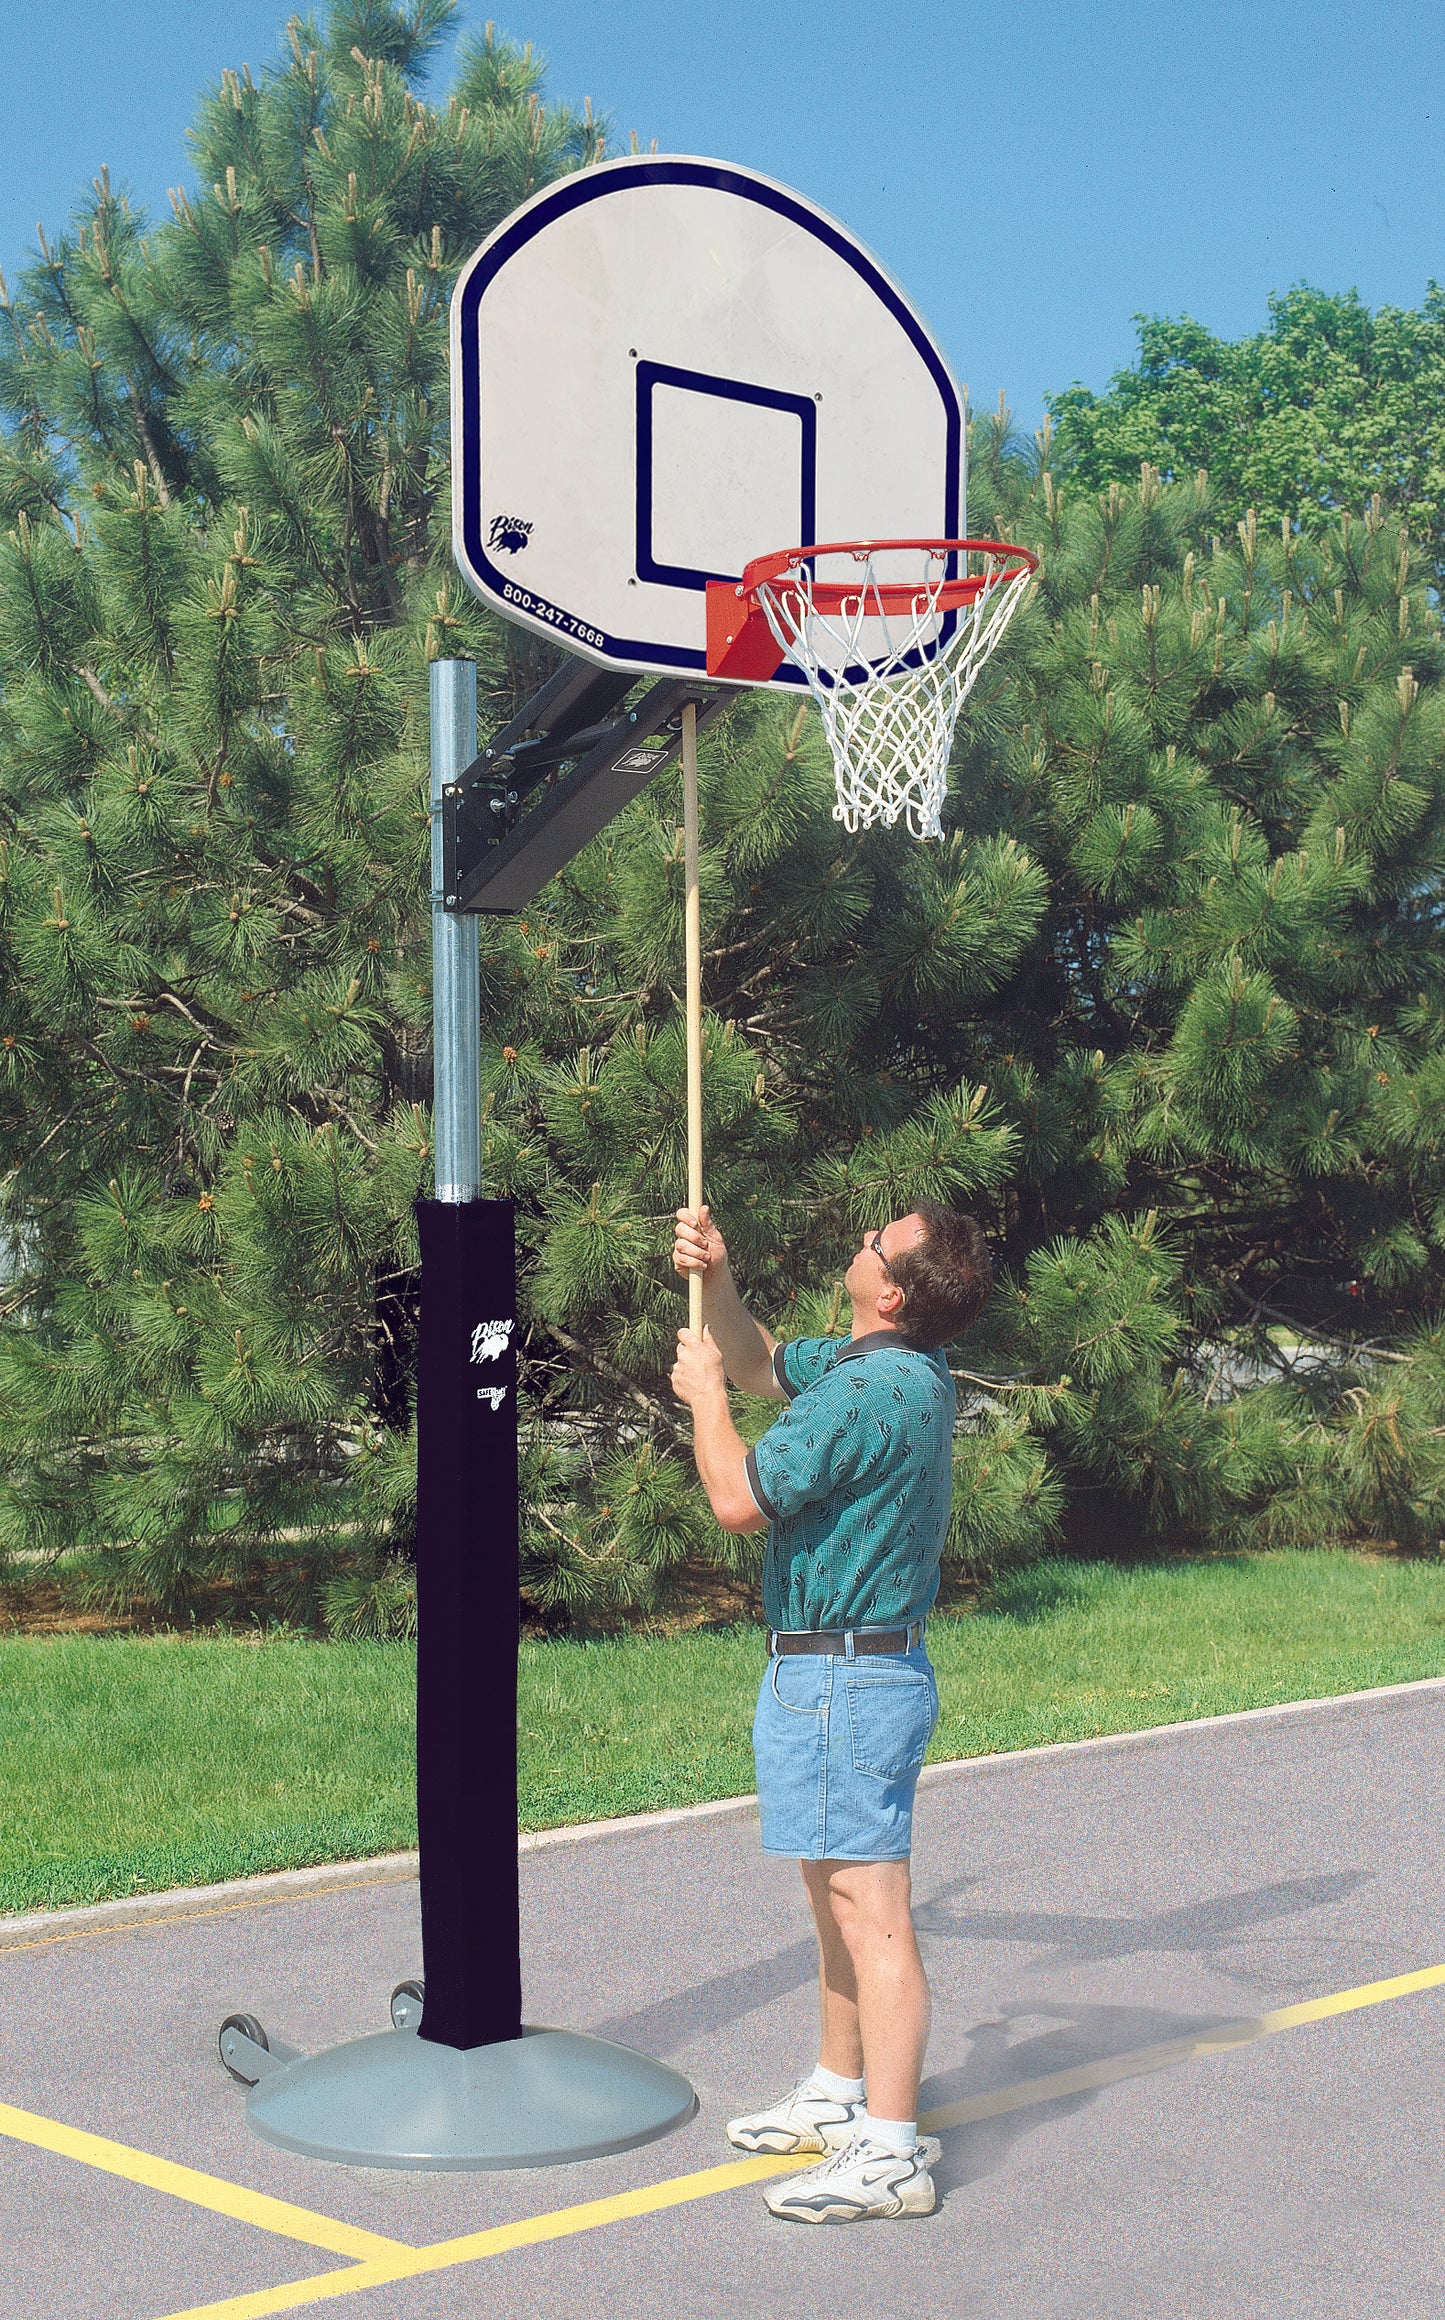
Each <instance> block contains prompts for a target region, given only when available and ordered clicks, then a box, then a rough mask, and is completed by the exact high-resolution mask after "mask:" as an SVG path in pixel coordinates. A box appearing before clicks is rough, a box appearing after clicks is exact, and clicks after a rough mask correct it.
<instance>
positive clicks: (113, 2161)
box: [0, 1965, 1445, 2320]
mask: <svg viewBox="0 0 1445 2320" xmlns="http://www.w3.org/2000/svg"><path fill="white" fill-rule="evenodd" d="M1442 1984H1445V1965H1435V1966H1424V1967H1422V1968H1421V1969H1419V1970H1418V1971H1417V1972H1415V1973H1408V1974H1396V1975H1393V1976H1392V1977H1391V1978H1390V1979H1389V1980H1387V1981H1379V1982H1363V1983H1361V1984H1359V1985H1358V1986H1357V1987H1356V1988H1354V1989H1352V1990H1336V1991H1334V1992H1332V1993H1331V1994H1330V1995H1329V1996H1327V1997H1323V1998H1308V1999H1306V2000H1304V2001H1303V2003H1301V2004H1300V2005H1297V2006H1279V2007H1276V2008H1275V2009H1274V2010H1273V2011H1272V2012H1270V2013H1267V2014H1256V2015H1251V2016H1249V2017H1248V2018H1246V2019H1244V2020H1241V2021H1238V2022H1220V2023H1214V2024H1212V2025H1211V2026H1210V2027H1209V2028H1208V2029H1205V2030H1201V2031H1198V2032H1195V2033H1193V2034H1192V2035H1190V2036H1188V2037H1184V2038H1174V2039H1170V2040H1169V2041H1168V2042H1167V2043H1165V2044H1163V2045H1158V2046H1141V2047H1136V2048H1134V2049H1133V2050H1132V2051H1131V2052H1129V2053H1127V2054H1113V2055H1109V2056H1106V2057H1105V2058H1103V2059H1102V2060H1100V2061H1098V2062H1086V2063H1081V2064H1080V2065H1079V2066H1078V2067H1077V2068H1076V2069H1073V2070H1056V2071H1051V2072H1049V2073H1048V2074H1047V2075H1046V2076H1045V2077H1042V2078H1027V2079H1021V2080H1019V2082H1018V2083H1017V2084H1016V2085H1013V2086H996V2087H989V2088H987V2089H985V2090H984V2091H983V2092H981V2093H979V2094H974V2095H967V2096H965V2097H964V2098H963V2099H962V2100H961V2101H959V2102H954V2103H948V2104H945V2105H944V2106H943V2107H942V2108H941V2109H939V2110H935V2111H931V2112H929V2113H927V2114H926V2116H925V2117H923V2118H922V2119H920V2121H919V2125H920V2126H922V2127H924V2128H927V2129H929V2130H931V2131H932V2132H934V2133H938V2132H939V2131H941V2130H946V2129H947V2128H949V2127H960V2126H965V2125H968V2124H969V2123H970V2122H971V2121H973V2120H975V2119H989V2118H998V2117H1000V2116H1001V2115H1002V2114H1004V2113H1006V2112H1009V2111H1020V2110H1028V2109H1032V2108H1033V2107H1034V2106H1035V2105H1037V2104H1040V2103H1048V2102H1055V2101H1057V2100H1058V2099H1059V2098H1060V2097H1061V2096H1064V2095H1070V2094H1080V2093H1084V2092H1088V2091H1091V2090H1092V2089H1094V2088H1097V2087H1104V2086H1112V2085H1117V2084H1118V2083H1119V2082H1121V2081H1122V2080H1125V2079H1130V2078H1141V2077H1144V2076H1146V2075H1147V2074H1148V2073H1149V2072H1151V2071H1157V2070H1169V2069H1174V2068H1176V2067H1177V2066H1178V2065H1179V2064H1180V2063H1183V2062H1190V2061H1194V2060H1197V2059H1201V2058H1204V2057H1207V2056H1209V2055H1214V2054H1228V2053H1231V2052H1233V2051H1234V2049H1235V2048H1237V2047H1240V2046H1248V2045H1252V2044H1253V2043H1254V2041H1255V2040H1257V2039H1260V2038H1270V2037H1274V2036H1276V2035H1277V2034H1278V2033H1279V2032H1280V2031H1282V2030H1298V2029H1302V2028H1304V2027H1305V2025H1306V2024H1308V2023H1312V2022H1324V2021H1328V2020H1329V2019H1330V2018H1331V2017H1332V2016H1334V2015H1337V2014H1352V2013H1355V2012H1357V2011H1359V2010H1360V2009H1361V2008H1363V2007H1367V2006H1382V2005H1386V2004H1388V2003H1389V2002H1390V2001H1391V2000H1392V1999H1395V1998H1408V1997H1412V1996H1414V1995H1415V1993H1416V1992H1418V1991H1421V1990H1433V1989H1438V1988H1440V1986H1441V1985H1442ZM0 2134H4V2135H9V2136H11V2137H13V2138H14V2139H15V2140H16V2141H18V2142H23V2143H31V2144H34V2145H36V2146H38V2147H39V2148H40V2149H42V2150H47V2151H55V2152H58V2153H60V2154H61V2156H63V2157H65V2158H70V2159H78V2160H80V2161H81V2162H82V2164H84V2165H86V2166H91V2167H101V2168H104V2169H105V2170H106V2171H107V2172H108V2173H110V2174H113V2175H123V2176H125V2177H127V2178H128V2179H129V2180H130V2181H131V2182H133V2183H143V2184H146V2185H148V2186H149V2187H150V2188H151V2189H153V2190H157V2191H168V2192H170V2193H172V2194H173V2196H174V2197H176V2198H178V2199H185V2200H189V2201H190V2202H191V2203H192V2204H193V2205H196V2206H199V2207H207V2208H210V2209H211V2210H212V2211H213V2212H214V2213H216V2214H219V2215H229V2216H234V2217H235V2218H236V2219H237V2220H238V2221H240V2222H243V2223H254V2224H257V2225H259V2226H260V2227H261V2229H262V2230H265V2231H274V2232H277V2233H280V2234H282V2235H284V2236H285V2237H287V2238H290V2239H297V2240H304V2241H306V2242H307V2243H308V2244H310V2245H311V2246H313V2247H324V2248H326V2249H327V2250H328V2251H329V2252H330V2253H332V2254H334V2255H345V2256H351V2257H352V2258H353V2259H355V2260H353V2261H352V2262H351V2263H349V2264H347V2265H346V2266H345V2267H344V2268H343V2269H342V2270H340V2271H335V2272H320V2273H314V2274H313V2275H312V2276H311V2277H310V2278H309V2279H305V2280H290V2281H287V2282H285V2283H284V2284H283V2285H282V2286H280V2287H276V2288H259V2289H255V2290H253V2291H251V2292H250V2293H248V2294H245V2295H241V2296H227V2297H223V2298H222V2300H221V2301H220V2302H219V2303H212V2304H195V2305H191V2306H189V2307H188V2308H187V2310H186V2311H184V2312H173V2313H170V2314H168V2315H167V2320H265V2316H266V2315H267V2314H269V2313H272V2312H290V2311H296V2310H299V2309H300V2308H301V2307H303V2306H305V2305H307V2304H321V2303H326V2302H329V2301H330V2300H331V2299H333V2298H334V2297H337V2296H353V2295H357V2294H359V2293H360V2292H361V2291H362V2290H363V2289H365V2288H375V2287H381V2286H384V2285H386V2284H387V2283H388V2282H392V2281H397V2280H406V2279H415V2278H418V2277H419V2276H420V2275H421V2274H423V2273H426V2272H440V2271H449V2270H450V2269H451V2268H452V2267H453V2266H454V2265H457V2264H469V2263H476V2262H478V2261H479V2260H480V2259H481V2258H482V2257H484V2256H494V2255H502V2254H505V2253H506V2251H507V2250H508V2249H511V2248H521V2247H535V2246H537V2245H538V2244H539V2243H541V2242H542V2241H545V2240H550V2239H567V2238H570V2237H572V2236H573V2235H574V2234H575V2233H577V2232H583V2231H595V2230H597V2229H599V2228H600V2227H601V2226H603V2225H605V2224H610V2223H621V2222H624V2221H625V2220H626V2219H627V2218H628V2217H631V2216H637V2215H655V2214H657V2213H659V2212H660V2211H661V2210H663V2209H665V2208H669V2207H680V2206H684V2205H685V2204H686V2203H687V2202H688V2201H689V2200H694V2199H710V2198H711V2197H712V2196H713V2195H714V2194H715V2193H716V2192H720V2191H732V2190H736V2189H737V2188H738V2187H739V2186H740V2185H742V2184H745V2183H756V2182H759V2181H761V2180H762V2179H763V2178H764V2177H765V2176H768V2175H781V2174H786V2173H788V2172H790V2171H793V2170H796V2169H797V2165H798V2162H797V2160H796V2159H795V2158H791V2159H734V2160H730V2161H726V2162H725V2163H724V2164H723V2165H721V2166H718V2167H704V2168H702V2169H700V2170H699V2171H698V2172H697V2173H694V2174H690V2175H674V2176H671V2177H670V2178H668V2179H667V2180H666V2181H665V2182H661V2183H650V2184H645V2185H644V2186H642V2188H641V2189H639V2190H636V2191H622V2192H618V2193H616V2194H614V2195H613V2196H612V2197H611V2198H608V2199H589V2200H584V2201H583V2202H582V2204H581V2205H580V2206H576V2207H561V2208H555V2209H553V2210H552V2212H551V2213H550V2214H546V2215H532V2216H524V2217H523V2218H522V2219H521V2220H520V2221H518V2222H516V2223H501V2224H493V2225H491V2226H490V2227H489V2228H488V2229H487V2230H484V2231H474V2232H467V2233H464V2234H463V2235H462V2236H461V2237H460V2238H458V2239H446V2240H438V2241H436V2242H435V2243H434V2244H433V2245H432V2246H430V2247H420V2248H414V2247H408V2246H407V2245H406V2244H405V2242H404V2241H401V2240H394V2239H386V2238H384V2237H382V2236H381V2234H379V2233H377V2232H370V2231H359V2230H357V2229H356V2228H355V2226H353V2225H351V2224H346V2223H340V2222H337V2221H335V2220H334V2219H333V2218H332V2217H330V2216H324V2215H313V2214H312V2213H311V2212H310V2211H309V2210H308V2209H306V2208H304V2207H292V2206H291V2205H290V2204H289V2203H288V2202H287V2201H285V2200H281V2199H270V2198H268V2197H267V2196H266V2194H265V2193H264V2192H259V2191H250V2190H247V2189H246V2188H245V2187H244V2186H242V2185H240V2184H234V2183H225V2182H223V2181H222V2180H221V2179H220V2178H219V2177H217V2176H213V2175H202V2174H200V2173H198V2172H197V2170H196V2169H195V2168H192V2167H180V2166H177V2165H176V2164H175V2163H174V2162H173V2161H171V2160H169V2159H157V2158H153V2157H152V2156H151V2155H150V2154H149V2153H148V2152H145V2151H133V2150H129V2149H128V2148H127V2147H126V2145H125V2144H123V2143H112V2142H108V2141H107V2140H106V2139H105V2137H104V2136H101V2135H90V2134H86V2133H84V2132H82V2131H81V2130H80V2129H79V2128H76V2127H66V2126H62V2125H60V2124H59V2123H58V2122H57V2121H56V2120H54V2119H46V2118H41V2117H40V2116H38V2115H37V2114H36V2113H35V2112H32V2111H22V2110H16V2109H14V2108H12V2107H11V2106H10V2105H8V2104H0Z"/></svg>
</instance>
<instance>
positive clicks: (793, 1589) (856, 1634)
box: [672, 1201, 993, 2223]
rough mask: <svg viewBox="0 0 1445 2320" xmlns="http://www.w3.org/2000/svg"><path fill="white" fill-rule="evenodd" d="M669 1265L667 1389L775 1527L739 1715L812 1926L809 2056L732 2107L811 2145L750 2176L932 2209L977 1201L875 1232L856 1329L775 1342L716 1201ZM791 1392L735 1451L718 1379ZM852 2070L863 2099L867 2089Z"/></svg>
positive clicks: (845, 2216) (723, 1488) (805, 2195)
mask: <svg viewBox="0 0 1445 2320" xmlns="http://www.w3.org/2000/svg"><path fill="white" fill-rule="evenodd" d="M673 1263H674V1265H675V1267H676V1269H677V1271H678V1272H679V1273H682V1274H683V1275H687V1274H691V1273H697V1274H700V1275H701V1276H702V1295H703V1334H702V1337H701V1338H700V1339H699V1338H697V1337H695V1336H694V1335H693V1333H692V1332H691V1330H688V1329H683V1330H679V1332H678V1351H677V1364H676V1367H675V1368H674V1370H673V1373H672V1384H673V1390H674V1392H675V1393H676V1394H677V1395H678V1396H679V1398H680V1399H681V1400H683V1401H685V1402H687V1403H688V1404H689V1405H690V1407H691V1410H692V1427H693V1444H694V1450H695V1454H696V1457H697V1469H698V1474H699V1476H700V1478H701V1481H702V1484H703V1488H704V1489H705V1490H706V1492H707V1495H708V1499H709V1501H710V1503H711V1506H712V1510H713V1513H714V1514H715V1515H716V1516H717V1519H718V1521H719V1522H720V1523H721V1524H722V1526H723V1528H724V1529H725V1530H729V1531H757V1530H763V1529H766V1530H767V1533H768V1544H767V1553H766V1557H765V1560H764V1565H763V1608H764V1611H765V1613H766V1615H767V1619H768V1623H769V1630H770V1634H769V1659H768V1670H767V1674H766V1675H765V1677H764V1679H763V1684H762V1689H761V1691H760V1693H759V1696H758V1709H757V1715H756V1718H755V1720H754V1724H753V1749H754V1753H755V1756H756V1759H757V1774H758V1804H759V1810H760V1815H761V1819H762V1834H763V1847H764V1850H765V1851H767V1852H770V1853H781V1854H785V1855H786V1856H788V1857H789V1858H793V1859H796V1860H797V1861H798V1863H799V1866H800V1867H801V1869H802V1873H803V1883H804V1886H805V1888H806V1890H807V1895H808V1900H809V1902H810V1904H811V1906H812V1911H813V1920H814V1923H815V1925H816V1927H817V1932H818V1949H819V1984H820V1992H821V2003H822V2044H821V2047H820V2050H819V2058H818V2066H817V2068H816V2069H815V2070H814V2071H813V2072H812V2073H811V2075H810V2076H809V2077H808V2078H805V2079H804V2080H803V2081H802V2083H801V2085H799V2086H797V2087H795V2088H794V2089H793V2091H792V2093H791V2094H788V2095H785V2096H784V2097H783V2099H782V2100H781V2101H780V2102H778V2103H775V2104H774V2105H773V2106H772V2107H771V2108H770V2109H768V2110H764V2111H758V2112H755V2113H753V2114H751V2115H750V2116H749V2117H746V2118H740V2119H734V2120H732V2122H731V2123H730V2125H729V2127H728V2139H729V2141H730V2142H732V2143H734V2144H735V2145H736V2146H737V2147H738V2149H739V2150H743V2151H776V2152H793V2151H796V2152H797V2153H799V2154H800V2155H803V2154H808V2153H822V2154H824V2155H825V2156H824V2159H823V2163H822V2165H820V2166H814V2167H811V2168H809V2169H808V2170H807V2171H806V2172H804V2173H803V2174H800V2175H796V2176H792V2177H790V2178H789V2179H788V2180H787V2181H786V2182H783V2183H780V2184H776V2185H774V2186H773V2187H772V2188H771V2189H769V2190H768V2191H767V2192H765V2193H764V2198H765V2199H766V2201H767V2204H768V2206H769V2207H770V2208H771V2209H772V2211H773V2213H774V2214H775V2215H779V2216H784V2217H787V2218H788V2219H790V2220H793V2221H798V2222H807V2223H844V2222H855V2221H861V2220H863V2219H864V2218H866V2217H871V2216H896V2215H927V2214H930V2213H931V2212H932V2209H933V2207H934V2204H935V2196H936V2195H935V2192H934V2186H933V2177H932V2173H931V2168H932V2165H933V2162H934V2160H935V2159H936V2158H937V2156H938V2149H939V2146H938V2144H937V2143H936V2142H935V2141H933V2140H932V2138H931V2137H924V2138H921V2139H920V2137H919V2135H918V2129H917V2115H918V2082H919V2077H920V2075H921V2072H922V2067H923V2050H924V2047H925V2045H926V2043H927V2039H928V2021H929V1997H928V1982H927V1979H926V1977H925V1975H924V1971H923V1961H922V1959H921V1957H920V1956H919V1953H918V1942H917V1939H916V1937H915V1935H914V1930H913V1920H912V1916H911V1891H910V1883H909V1866H908V1861H909V1852H910V1848H911V1844H912V1822H913V1792H914V1789H915V1787H916V1785H917V1780H918V1772H919V1767H920V1766H921V1764H922V1762H923V1753H924V1750H925V1749H926V1747H927V1746H928V1741H929V1736H930V1734H931V1733H932V1731H933V1727H934V1724H935V1722H936V1721H937V1716H938V1693H937V1688H936V1686H935V1684H934V1679H933V1669H932V1666H931V1665H930V1662H929V1659H928V1655H927V1652H926V1651H925V1649H924V1645H923V1623H924V1619H925V1617H926V1615H927V1613H928V1610H929V1608H930V1606H931V1604H932V1602H933V1599H934V1596H935V1595H936V1594H937V1592H938V1569H939V1558H940V1555H941V1553H942V1549H943V1542H944V1537H945V1534H946V1532H947V1528H948V1518H949V1510H950V1505H951V1499H952V1447H953V1421H954V1413H955V1400H954V1391H953V1381H952V1378H951V1377H950V1376H949V1372H948V1365H947V1363H946V1362H945V1361H944V1359H943V1356H942V1354H941V1353H940V1352H939V1350H938V1348H939V1347H940V1346H943V1345H946V1344H948V1343H949V1342H950V1341H951V1340H952V1339H953V1338H955V1337H957V1336H958V1335H959V1334H960V1332H961V1331H962V1330H964V1329H966V1328H967V1327H968V1324H969V1323H970V1322H971V1321H972V1320H973V1318H974V1316H975V1315H976V1314H977V1313H978V1312H979V1310H980V1309H981V1307H982V1306H983V1304H984V1302H985V1300H986V1299H987V1297H988V1295H989V1292H990V1289H991V1288H992V1285H993V1277H992V1271H991V1268H990V1265H989V1259H988V1252H987V1249H986V1247H985V1244H984V1238H983V1234H982V1233H981V1231H980V1230H979V1227H978V1225H977V1224H976V1223H975V1222H974V1220H973V1218H972V1217H968V1216H963V1215H960V1214H959V1213H958V1212H957V1211H956V1210H953V1209H948V1208H942V1207H939V1206H937V1205H936V1204H934V1203H932V1202H929V1201H920V1202H919V1204H918V1206H917V1208H916V1209H914V1210H912V1211H911V1212H910V1213H909V1214H908V1215H907V1216H901V1217H895V1218H894V1219H893V1220H892V1221H891V1222H890V1223H888V1224H886V1225H884V1226H883V1227H882V1229H881V1230H879V1231H875V1232H870V1233H866V1234H865V1235H864V1236H863V1240H862V1244H861V1246H860V1248H859V1250H858V1253H857V1255H856V1256H855V1257H854V1259H853V1261H852V1263H851V1264H850V1265H849V1267H848V1272H847V1276H846V1282H847V1288H848V1293H849V1296H850V1297H851V1299H852V1308H853V1320H852V1334H851V1336H850V1337H849V1338H847V1339H830V1338H802V1339H798V1340H795V1341H794V1342H793V1343H791V1344H788V1345H779V1344H778V1343H777V1342H776V1340H775V1339H774V1338H772V1337H770V1336H769V1334H768V1332H767V1330H765V1329H763V1328H762V1327H761V1326H760V1325H759V1324H758V1322H756V1321H755V1320H754V1319H753V1316H752V1315H751V1314H750V1313H749V1312H748V1310H747V1308H746V1306H745V1305H744V1304H743V1302H742V1299H741V1298H740V1297H739V1295H738V1291H737V1288H736V1285H735V1283H734V1281H733V1277H732V1271H731V1268H730V1266H729V1264H728V1255H727V1249H726V1247H725V1246H724V1243H723V1239H722V1235H721V1234H720V1233H719V1231H718V1229H717V1227H716V1225H714V1224H713V1223H712V1221H711V1218H710V1216H709V1213H708V1211H707V1209H705V1208H704V1209H700V1210H699V1211H698V1214H697V1216H696V1217H694V1216H693V1215H692V1213H691V1212H690V1211H689V1210H687V1209H679V1210H678V1212H677V1237H676V1241H675V1243H674V1248H673ZM729 1380H731V1382H732V1384H733V1385H735V1386H737V1387H738V1388H739V1389H740V1390H741V1391H742V1392H744V1393H749V1394H756V1395H761V1396H763V1397H765V1398H767V1399H769V1400H772V1401H784V1402H786V1403H787V1404H788V1408H787V1410H786V1412H785V1414H784V1415H783V1416H782V1417H781V1418H779V1419H778V1421H777V1423H776V1424H775V1425H773V1426H772V1427H771V1428H770V1429H769V1431H768V1432H767V1433H766V1434H764V1436H763V1437H762V1439H761V1441H760V1442H758V1443H757V1444H756V1445H755V1447H754V1448H753V1449H751V1450H749V1449H748V1448H747V1446H746V1444H745V1443H744V1442H743V1440H742V1438H741V1436H740V1435H739V1433H738V1431H737V1428H736V1427H735V1426H734V1424H733V1421H732V1415H731V1412H730V1410H729V1408H728V1398H727V1388H728V1381H729ZM865 2086H866V2102H865Z"/></svg>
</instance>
